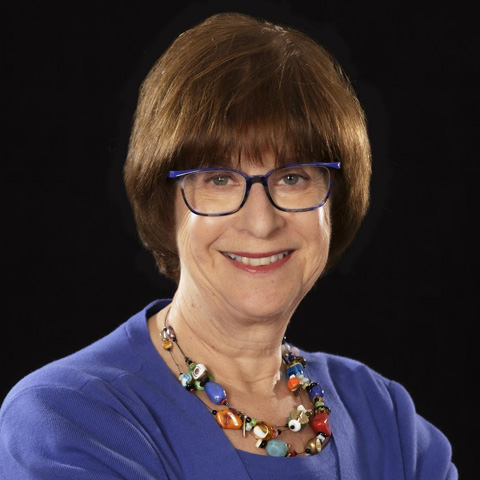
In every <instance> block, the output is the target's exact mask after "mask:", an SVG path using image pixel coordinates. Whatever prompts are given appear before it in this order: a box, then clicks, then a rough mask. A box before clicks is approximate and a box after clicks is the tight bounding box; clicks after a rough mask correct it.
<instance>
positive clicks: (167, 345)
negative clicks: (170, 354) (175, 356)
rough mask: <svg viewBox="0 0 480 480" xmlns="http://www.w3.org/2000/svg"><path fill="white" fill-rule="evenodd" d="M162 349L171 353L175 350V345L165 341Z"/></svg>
mask: <svg viewBox="0 0 480 480" xmlns="http://www.w3.org/2000/svg"><path fill="white" fill-rule="evenodd" d="M162 347H163V349H164V350H167V351H169V350H171V349H172V348H173V343H172V342H171V341H170V340H163V341H162Z"/></svg>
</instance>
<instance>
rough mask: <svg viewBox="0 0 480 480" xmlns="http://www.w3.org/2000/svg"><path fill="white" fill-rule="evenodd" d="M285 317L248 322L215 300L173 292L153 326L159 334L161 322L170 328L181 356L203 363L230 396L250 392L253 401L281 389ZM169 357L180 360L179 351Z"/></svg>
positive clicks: (273, 394) (246, 317)
mask: <svg viewBox="0 0 480 480" xmlns="http://www.w3.org/2000/svg"><path fill="white" fill-rule="evenodd" d="M165 315H167V318H165ZM290 317H291V315H290V314H283V315H280V314H278V315H274V316H269V317H267V318H259V317H255V318H252V317H250V316H247V315H243V314H241V313H238V312H232V311H229V310H228V309H226V308H225V306H224V305H222V306H221V307H220V306H218V308H217V306H216V304H215V302H211V301H209V302H208V304H207V302H200V301H198V302H197V301H192V299H191V298H186V297H185V295H183V294H182V290H181V289H179V290H177V293H176V294H175V297H174V299H173V301H172V304H171V306H170V308H169V310H168V312H165V313H164V315H160V316H159V317H158V319H157V322H158V328H159V329H160V330H161V329H162V328H163V324H164V322H165V321H166V322H167V323H168V324H169V325H171V326H172V327H173V328H174V330H175V332H176V335H177V339H178V343H179V345H180V346H181V348H182V350H183V351H184V353H185V355H187V356H188V357H189V358H190V359H191V360H192V361H194V362H196V363H203V364H205V365H206V367H207V368H208V369H209V370H210V371H211V372H212V373H213V375H214V376H215V380H216V381H218V382H219V383H221V384H223V385H225V387H226V388H228V390H229V396H230V397H232V396H233V397H234V396H237V397H241V396H246V397H248V396H250V395H252V394H253V393H254V394H255V397H256V398H258V397H259V396H261V397H263V398H265V399H268V398H273V397H275V396H276V395H278V393H279V391H284V389H281V388H280V389H279V388H278V387H279V385H278V384H277V382H278V380H279V371H280V368H281V366H282V359H281V343H282V339H283V336H284V333H285V330H286V327H287V325H288V322H289V320H290ZM174 355H176V358H177V361H179V362H180V361H182V356H181V353H180V352H174ZM232 400H233V399H232Z"/></svg>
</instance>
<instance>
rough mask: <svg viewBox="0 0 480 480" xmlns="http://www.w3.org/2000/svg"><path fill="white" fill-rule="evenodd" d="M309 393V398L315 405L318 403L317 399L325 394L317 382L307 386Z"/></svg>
mask: <svg viewBox="0 0 480 480" xmlns="http://www.w3.org/2000/svg"><path fill="white" fill-rule="evenodd" d="M307 392H308V396H309V397H310V400H311V401H312V402H313V403H315V401H316V399H315V397H322V396H323V394H324V392H323V389H322V387H321V386H320V385H319V384H318V383H316V382H313V383H310V384H309V385H307ZM322 400H323V399H322Z"/></svg>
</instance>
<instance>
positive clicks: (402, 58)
mask: <svg viewBox="0 0 480 480" xmlns="http://www.w3.org/2000/svg"><path fill="white" fill-rule="evenodd" d="M366 3H368V2H366ZM385 3H386V2H385ZM54 5H55V6H54ZM59 5H62V4H60V3H59V4H56V3H50V4H48V3H45V2H36V3H34V2H31V3H28V2H17V3H16V6H15V7H8V8H7V15H6V16H4V23H5V25H6V33H7V35H6V38H5V41H4V42H3V48H2V50H3V52H2V54H3V60H2V63H3V69H2V71H3V73H2V77H3V80H4V81H6V84H5V86H4V89H3V92H2V93H3V108H2V110H3V114H4V115H3V117H4V119H6V125H5V124H4V127H3V132H4V133H5V135H4V140H3V149H2V150H3V151H4V154H3V156H2V157H3V158H2V161H1V182H2V187H1V191H2V196H3V202H2V207H3V208H2V211H3V213H2V226H3V228H2V231H3V234H2V249H1V251H2V267H1V271H2V273H3V275H2V276H3V279H4V282H5V284H4V286H3V288H2V293H3V300H2V307H3V313H4V316H3V318H4V320H3V322H2V334H1V342H2V345H1V346H2V357H3V358H2V367H1V376H2V379H1V385H0V388H1V391H0V397H1V398H3V397H4V396H5V395H6V393H7V392H8V390H9V389H10V388H11V387H12V386H13V385H14V383H15V382H17V381H18V380H19V379H20V378H21V377H22V376H24V375H25V374H27V373H28V372H30V371H32V370H34V369H35V368H38V367H40V366H41V365H43V364H45V363H47V362H49V361H52V360H54V359H56V358H59V357H61V356H64V355H67V354H69V353H71V352H73V351H75V350H77V349H79V348H81V347H83V346H86V345H88V344H89V343H91V342H92V341H94V340H96V339H98V338H99V337H101V336H103V335H105V334H107V333H108V332H109V331H111V330H112V329H114V328H115V327H116V326H117V325H119V324H120V323H121V322H123V321H124V320H125V319H126V318H128V317H129V316H130V315H131V314H133V313H134V312H136V311H137V310H139V309H140V308H141V307H143V305H144V304H146V303H147V302H150V301H151V300H153V299H155V298H160V297H167V296H171V295H172V293H173V288H174V287H173V285H172V284H171V283H170V282H168V281H166V280H165V279H162V278H161V277H160V276H159V275H158V274H157V273H156V271H155V267H154V265H153V261H152V260H151V258H150V256H149V255H148V254H147V253H146V252H145V251H143V249H142V248H141V246H140V244H139V242H138V240H137V237H136V234H135V227H134V223H133V220H132V215H131V213H130V209H129V206H128V202H127V200H126V197H125V194H124V190H123V184H122V164H123V161H124V159H125V155H126V148H127V143H128V135H129V129H130V125H131V118H132V114H133V111H134V108H135V102H136V97H137V91H138V87H139V84H140V81H141V79H142V78H143V77H144V75H145V74H146V73H147V71H148V69H149V68H150V66H151V65H152V63H153V61H154V60H155V59H156V58H157V57H158V56H159V55H160V53H161V52H162V51H163V50H164V49H165V48H166V47H167V46H168V44H169V43H170V42H171V40H172V39H173V37H174V36H175V35H177V34H178V33H180V32H181V31H182V30H184V29H185V28H187V27H189V26H191V25H193V24H195V23H197V22H198V21H200V20H202V19H203V18H205V17H206V16H208V15H210V14H212V13H216V12H219V11H242V12H245V13H250V14H253V15H256V16H260V17H264V18H267V19H270V20H273V21H278V22H281V23H285V24H287V25H292V26H294V27H297V28H300V29H301V30H304V31H306V32H307V33H309V34H310V35H312V36H313V37H314V38H316V39H317V40H318V41H319V42H320V43H322V44H323V45H324V46H325V47H326V48H327V49H328V50H330V51H331V52H332V53H333V54H334V55H335V56H336V57H337V58H338V59H339V60H340V62H341V63H342V65H343V66H344V68H345V70H346V71H347V74H348V75H349V77H350V78H351V80H352V82H353V84H354V87H355V89H356V91H357V93H358V96H359V98H360V100H361V102H362V104H363V105H364V108H365V110H366V113H367V117H368V121H369V131H370V136H371V142H372V148H373V158H374V175H373V180H372V206H371V209H370V211H369V214H368V216H367V218H366V221H365V223H364V225H363V227H362V228H361V230H360V232H359V235H358V237H357V239H356V243H355V244H354V245H353V246H352V247H351V248H350V250H349V251H348V252H347V253H346V255H345V256H344V258H343V259H342V261H341V262H340V264H339V265H338V267H337V268H336V269H335V270H334V271H333V272H331V273H330V274H329V275H328V276H326V277H325V278H324V279H323V280H321V281H320V282H319V284H318V286H317V287H316V288H315V289H314V290H313V291H312V292H311V293H310V294H309V295H308V296H307V298H306V299H305V300H304V302H303V303H302V305H301V307H300V308H299V309H298V311H297V313H296V314H295V317H294V320H293V323H292V325H291V327H290V328H289V332H288V334H289V339H290V341H292V342H294V343H297V344H298V345H299V346H302V347H303V348H306V349H311V350H314V349H320V350H325V351H328V352H332V353H336V354H341V355H345V356H350V357H354V358H356V359H359V360H361V361H363V362H365V363H367V364H369V365H370V366H372V367H373V368H375V369H376V370H378V371H379V372H380V373H382V374H383V375H385V376H387V377H389V378H393V379H395V380H397V381H399V382H401V383H402V384H404V385H405V386H406V387H407V389H408V390H409V391H410V393H411V394H412V396H413V398H414V400H415V402H416V406H417V410H418V411H419V413H420V414H422V415H423V416H425V417H427V418H428V419H429V420H430V421H432V422H433V423H434V424H436V425H437V426H439V427H440V428H441V429H442V430H443V431H444V432H445V433H446V434H447V436H448V437H449V439H450V440H451V442H452V444H453V449H454V461H455V462H456V464H457V466H458V467H459V469H460V472H461V473H463V478H467V477H468V476H469V475H470V473H472V472H473V462H474V457H473V455H474V454H473V452H474V446H473V442H474V437H475V436H476V430H477V426H476V422H477V420H476V415H477V413H476V410H477V407H476V403H477V401H476V398H475V391H474V390H473V389H474V388H475V384H476V383H478V374H477V377H476V380H475V379H474V377H473V374H476V369H475V368H474V367H475V365H474V361H475V360H476V357H477V352H478V347H477V342H476V339H475V338H474V330H473V328H474V324H475V323H476V322H477V321H478V318H479V314H478V294H477V290H478V280H477V269H478V263H479V262H478V255H477V253H476V250H477V246H478V235H477V233H476V225H477V224H478V220H477V219H478V213H477V209H476V206H477V205H476V203H477V202H476V197H477V195H478V185H477V184H478V177H479V167H478V163H477V157H478V155H477V150H478V147H477V143H476V142H477V140H478V137H479V134H480V129H479V123H478V109H479V97H480V95H479V93H478V85H477V84H478V78H477V74H478V53H477V49H478V48H479V46H480V43H479V36H478V34H477V33H476V32H477V30H476V26H475V24H474V17H475V15H474V13H473V11H468V9H464V8H463V7H462V5H461V4H460V3H458V2H457V3H456V4H455V6H454V7H455V9H452V6H451V5H444V6H443V7H441V6H440V5H438V4H426V3H423V4H417V5H414V4H413V3H412V4H411V5H410V4H408V3H406V2H392V3H391V4H388V6H387V5H380V4H379V6H378V7H376V8H374V7H373V6H370V7H369V6H368V5H365V2H335V1H333V0H328V1H318V2H302V1H297V2H288V1H285V2H263V1H258V0H257V1H253V2H250V1H245V0H243V1H241V2H235V1H223V2H201V3H193V2H177V3H176V4H172V5H170V6H169V8H168V10H165V8H164V7H162V6H161V4H160V2H114V1H98V2H95V3H92V4H91V5H90V6H89V5H88V3H80V2H71V3H64V4H63V7H59ZM4 123H5V122H4ZM5 147H6V148H5ZM467 382H468V383H467Z"/></svg>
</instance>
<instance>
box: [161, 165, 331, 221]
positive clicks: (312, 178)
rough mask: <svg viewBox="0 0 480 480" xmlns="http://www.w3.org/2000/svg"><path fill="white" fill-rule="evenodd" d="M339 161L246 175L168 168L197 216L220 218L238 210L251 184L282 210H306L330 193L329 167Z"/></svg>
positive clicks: (229, 171) (287, 166) (318, 203)
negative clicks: (258, 184) (257, 185)
mask: <svg viewBox="0 0 480 480" xmlns="http://www.w3.org/2000/svg"><path fill="white" fill-rule="evenodd" d="M331 168H334V169H337V170H338V169H339V168H340V163H339V162H329V163H295V164H291V165H286V166H284V167H280V168H275V169H273V170H270V171H269V172H268V173H266V174H265V175H246V174H245V173H243V172H239V171H238V170H232V169H230V168H198V169H195V170H171V171H170V172H169V173H168V178H173V179H176V180H178V181H179V182H180V188H181V190H182V195H183V199H184V201H185V204H186V205H187V207H188V208H189V209H190V210H191V211H192V212H193V213H195V214H196V215H204V216H208V217H219V216H224V215H230V214H232V213H235V212H238V210H240V209H241V208H242V206H243V205H244V204H245V202H246V201H247V198H248V194H249V192H250V189H251V187H252V185H253V184H254V183H261V184H262V185H263V187H264V189H265V193H266V194H267V197H268V199H269V200H270V202H271V203H272V205H274V206H275V207H276V208H278V209H279V210H282V211H284V212H306V211H308V210H314V209H315V208H319V207H321V206H322V205H324V204H325V202H326V201H327V200H328V197H329V196H330V187H331V186H332V181H331V178H330V169H331Z"/></svg>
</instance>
